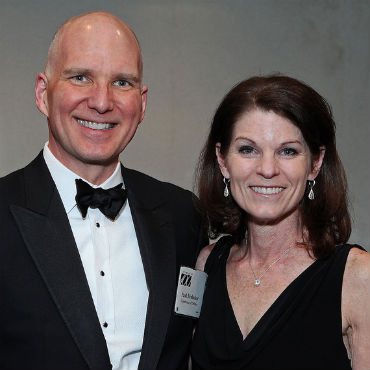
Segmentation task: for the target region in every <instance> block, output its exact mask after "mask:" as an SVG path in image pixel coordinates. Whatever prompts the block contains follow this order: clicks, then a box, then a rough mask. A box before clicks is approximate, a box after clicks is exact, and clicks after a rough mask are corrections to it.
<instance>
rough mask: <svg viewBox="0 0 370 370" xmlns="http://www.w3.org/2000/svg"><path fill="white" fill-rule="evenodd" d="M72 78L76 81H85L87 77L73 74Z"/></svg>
mask: <svg viewBox="0 0 370 370" xmlns="http://www.w3.org/2000/svg"><path fill="white" fill-rule="evenodd" d="M72 78H73V79H74V80H76V81H80V82H86V81H87V78H86V77H85V76H83V75H77V76H73V77H72Z"/></svg>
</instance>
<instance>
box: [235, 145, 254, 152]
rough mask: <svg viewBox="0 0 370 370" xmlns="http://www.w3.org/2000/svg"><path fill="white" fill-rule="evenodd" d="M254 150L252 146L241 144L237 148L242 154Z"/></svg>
mask: <svg viewBox="0 0 370 370" xmlns="http://www.w3.org/2000/svg"><path fill="white" fill-rule="evenodd" d="M254 151H255V149H254V148H253V147H252V146H249V145H243V146H241V147H240V148H239V153H242V154H251V153H253V152H254Z"/></svg>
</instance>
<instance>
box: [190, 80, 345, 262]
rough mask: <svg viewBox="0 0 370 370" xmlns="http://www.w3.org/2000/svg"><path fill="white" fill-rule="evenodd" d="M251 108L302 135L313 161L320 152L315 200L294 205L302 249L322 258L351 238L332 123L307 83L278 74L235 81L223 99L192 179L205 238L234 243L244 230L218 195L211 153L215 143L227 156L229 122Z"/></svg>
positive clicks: (238, 213) (242, 219)
mask: <svg viewBox="0 0 370 370" xmlns="http://www.w3.org/2000/svg"><path fill="white" fill-rule="evenodd" d="M253 109H260V110H264V111H273V112H274V113H276V114H278V115H280V116H282V117H285V118H287V119H289V120H290V121H291V122H292V123H293V124H294V125H295V126H297V127H298V128H299V129H300V131H301V132H302V135H303V137H304V140H305V141H306V143H307V145H308V147H309V149H310V152H311V155H312V158H313V159H315V158H317V157H318V156H319V154H320V147H322V146H325V147H326V151H325V156H324V160H323V164H322V167H321V170H320V172H319V174H318V176H317V177H316V179H315V181H316V185H315V188H314V190H315V199H314V200H309V199H308V197H307V193H306V194H305V196H304V197H303V199H302V200H301V203H300V206H299V210H300V214H301V220H302V224H303V227H304V228H305V230H306V231H307V235H306V238H305V240H304V242H305V246H306V248H307V249H308V250H309V251H312V254H313V255H314V256H315V257H316V258H325V257H327V256H328V255H329V254H330V253H331V252H332V251H333V250H334V248H335V246H336V245H337V244H341V243H345V242H346V241H347V240H348V238H349V236H350V234H351V219H350V216H349V212H348V202H347V181H346V176H345V172H344V169H343V166H342V163H341V161H340V159H339V156H338V153H337V150H336V146H335V122H334V120H333V116H332V112H331V108H330V106H329V104H328V103H327V101H326V100H325V99H324V98H323V97H322V96H320V95H319V94H318V93H317V92H316V91H315V90H313V89H312V88H311V87H310V86H308V85H307V84H305V83H303V82H301V81H298V80H296V79H294V78H290V77H286V76H281V75H273V76H266V77H252V78H249V79H247V80H245V81H242V82H240V83H239V84H237V85H236V86H235V87H234V88H232V89H231V91H230V92H229V93H228V94H227V95H226V96H225V98H224V99H223V100H222V102H221V104H220V106H219V107H218V109H217V111H216V113H215V116H214V118H213V121H212V125H211V129H210V133H209V136H208V139H207V141H206V143H205V146H204V148H203V150H202V152H201V155H200V159H199V163H198V168H197V179H196V180H197V184H196V185H197V190H198V194H199V199H200V205H201V207H202V209H203V210H204V211H205V214H206V218H207V220H208V224H209V234H210V237H211V238H215V237H217V236H218V235H220V234H231V235H233V236H234V237H235V239H236V242H240V241H241V240H242V239H243V238H244V236H245V233H246V231H247V230H246V228H247V222H246V221H247V217H248V216H247V214H246V213H245V212H244V211H243V210H242V209H241V208H240V207H239V206H238V205H237V204H236V202H235V201H234V200H233V199H232V197H231V196H229V197H227V198H225V197H224V196H223V190H224V186H225V185H224V183H223V177H222V174H221V171H220V169H219V166H218V163H217V158H216V153H215V148H216V143H221V153H222V154H223V155H225V154H226V153H227V152H228V149H229V146H230V141H231V137H232V133H233V127H234V124H235V122H236V121H237V120H238V119H239V118H240V116H241V115H243V114H244V113H246V112H248V111H251V110H253ZM306 192H307V190H306Z"/></svg>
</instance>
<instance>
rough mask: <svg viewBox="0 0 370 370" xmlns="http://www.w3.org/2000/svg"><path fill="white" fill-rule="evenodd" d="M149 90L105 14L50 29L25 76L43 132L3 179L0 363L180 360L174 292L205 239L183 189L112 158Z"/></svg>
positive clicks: (158, 364) (125, 40) (182, 332)
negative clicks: (30, 77) (40, 59)
mask: <svg viewBox="0 0 370 370" xmlns="http://www.w3.org/2000/svg"><path fill="white" fill-rule="evenodd" d="M147 91H148V89H147V87H146V86H143V85H142V60H141V53H140V48H139V44H138V42H137V39H136V37H135V35H134V34H133V32H132V31H131V30H130V28H129V27H128V26H127V25H126V24H125V23H123V22H122V21H121V20H119V19H118V18H116V17H115V16H113V15H111V14H108V13H104V12H93V13H89V14H85V15H82V16H79V17H76V18H72V19H71V20H69V21H67V22H66V23H65V24H64V25H63V26H62V27H61V28H60V29H59V30H58V32H57V33H56V35H55V37H54V40H53V42H52V44H51V46H50V50H49V55H48V60H47V63H46V68H45V73H40V74H39V75H38V76H37V79H36V85H35V93H36V105H37V107H38V109H39V110H40V111H41V112H42V113H43V114H44V115H45V116H46V117H47V120H48V127H49V141H48V143H46V144H45V147H44V150H43V151H42V152H41V153H40V154H39V155H38V157H36V159H35V160H34V161H32V162H31V163H30V164H29V165H28V166H27V167H25V168H24V169H21V170H19V171H16V172H14V173H12V174H10V175H8V176H6V177H5V178H3V179H1V180H0V189H1V192H0V194H1V201H0V219H1V226H0V238H1V246H0V261H1V275H0V276H1V280H0V281H1V282H0V287H1V297H2V298H1V303H0V313H1V318H2V320H1V324H0V368H1V369H37V370H41V369H48V370H54V369H97V370H103V369H110V368H111V367H112V368H113V369H135V368H140V369H145V370H148V369H177V368H186V367H187V360H188V349H189V343H190V340H191V332H192V325H193V322H192V319H191V318H188V317H183V316H179V315H176V314H174V302H175V295H176V285H177V277H178V274H179V268H180V265H185V266H193V265H194V263H195V259H196V255H197V252H198V250H199V248H200V247H202V246H203V245H204V244H205V243H206V242H207V240H205V238H204V233H203V230H202V227H201V221H200V217H199V215H198V213H197V212H196V210H195V209H194V207H193V205H192V195H191V193H190V192H188V191H185V190H182V189H180V188H178V187H176V186H174V185H170V184H166V183H162V182H159V181H157V180H154V179H152V178H150V177H148V176H146V175H144V174H141V173H139V172H137V171H134V170H130V169H127V168H124V167H123V166H121V165H120V163H119V154H120V153H121V152H122V151H123V150H124V149H125V147H126V145H127V144H128V143H129V142H130V140H131V139H132V137H133V136H134V134H135V131H136V129H137V126H138V124H139V123H140V122H141V121H142V119H143V117H144V113H145V107H146V99H147ZM81 179H82V180H84V182H83V181H82V180H81ZM122 182H123V185H122V184H121V183H122ZM76 188H77V189H78V190H77V196H76ZM94 188H95V189H96V188H98V189H97V190H96V191H95V192H94V190H93V189H94ZM99 188H103V189H108V188H113V189H112V190H109V191H108V192H104V191H103V190H101V189H99ZM126 196H127V200H126ZM122 204H123V205H122Z"/></svg>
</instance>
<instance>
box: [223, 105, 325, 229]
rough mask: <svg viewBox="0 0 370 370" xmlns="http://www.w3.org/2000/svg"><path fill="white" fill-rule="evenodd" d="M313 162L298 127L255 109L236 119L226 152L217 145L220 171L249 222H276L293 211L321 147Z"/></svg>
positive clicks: (316, 169)
mask: <svg viewBox="0 0 370 370" xmlns="http://www.w3.org/2000/svg"><path fill="white" fill-rule="evenodd" d="M320 153H321V154H320V157H319V158H318V159H317V160H316V161H315V162H314V163H312V156H311V153H310V151H309V148H308V146H307V144H306V142H305V140H304V138H303V136H302V133H301V131H300V130H299V128H298V127H296V126H295V125H294V124H293V123H291V121H289V120H288V119H287V118H284V117H281V116H279V115H277V114H276V113H274V112H272V111H262V110H259V109H255V110H252V111H249V112H246V113H245V114H244V115H242V116H241V118H240V119H239V120H238V121H237V122H236V123H235V125H234V131H233V134H232V138H231V142H230V147H229V150H228V152H227V153H226V155H225V156H223V155H222V154H221V153H220V144H217V147H216V154H217V159H218V163H219V165H220V169H221V172H222V174H223V176H224V177H226V178H229V179H230V188H231V193H232V196H233V198H234V199H235V201H236V202H237V203H238V205H239V206H240V207H241V208H242V209H243V210H244V211H245V212H247V214H248V215H249V217H248V219H249V221H254V222H256V223H267V224H271V223H275V222H277V221H279V220H281V219H283V218H285V217H286V216H288V215H291V214H292V213H296V214H297V215H298V205H299V202H300V201H301V199H302V197H303V195H304V192H305V188H306V183H307V180H313V179H314V178H315V177H316V176H317V174H318V172H319V170H320V167H321V163H322V160H323V157H324V153H325V150H324V148H322V150H321V152H320Z"/></svg>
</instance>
